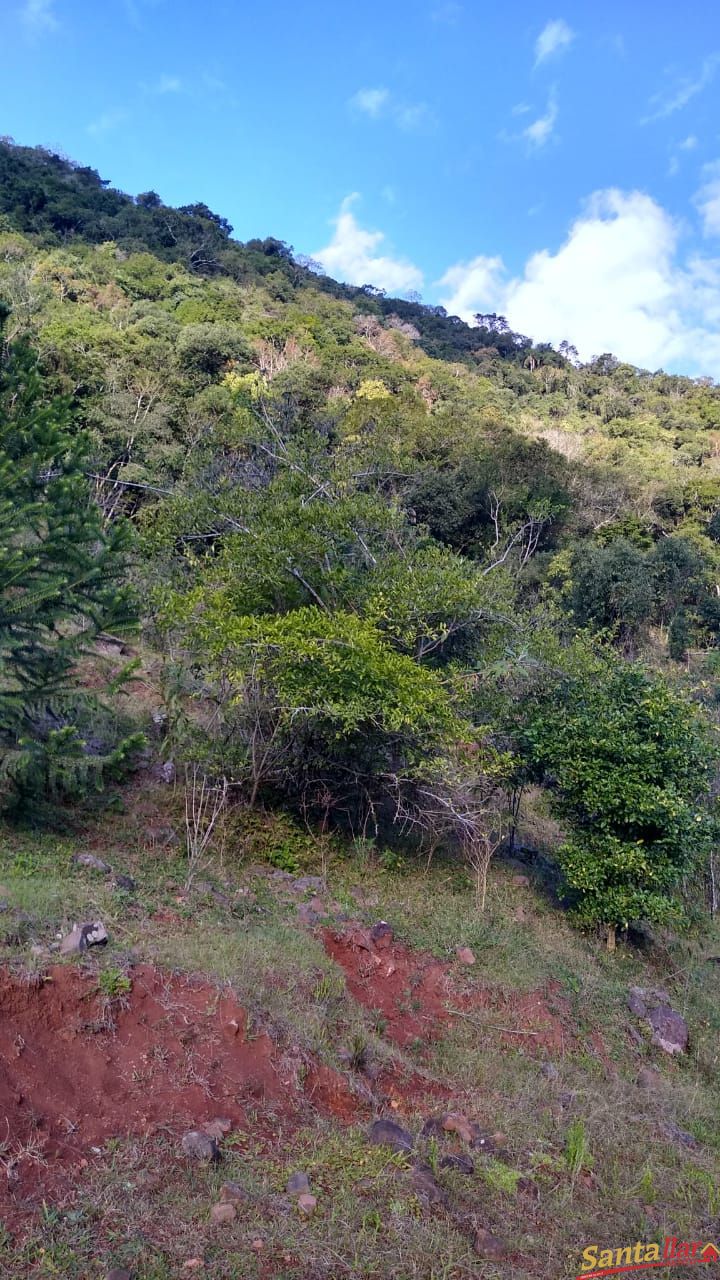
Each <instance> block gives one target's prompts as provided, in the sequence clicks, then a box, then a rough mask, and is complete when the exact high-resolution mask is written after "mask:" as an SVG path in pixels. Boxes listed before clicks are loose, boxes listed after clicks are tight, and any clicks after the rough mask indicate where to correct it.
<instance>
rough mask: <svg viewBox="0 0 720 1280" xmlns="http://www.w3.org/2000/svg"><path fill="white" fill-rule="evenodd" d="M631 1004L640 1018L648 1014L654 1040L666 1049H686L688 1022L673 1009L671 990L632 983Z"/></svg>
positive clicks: (629, 1001) (681, 1051) (675, 1051)
mask: <svg viewBox="0 0 720 1280" xmlns="http://www.w3.org/2000/svg"><path fill="white" fill-rule="evenodd" d="M627 1007H628V1009H629V1010H630V1012H631V1013H632V1014H634V1015H635V1017H636V1018H644V1019H645V1021H646V1022H647V1023H648V1024H649V1026H650V1028H651V1030H652V1033H653V1034H652V1043H653V1044H654V1045H657V1047H658V1048H659V1049H662V1050H663V1051H664V1052H665V1053H670V1054H675V1053H685V1051H686V1049H687V1047H688V1039H689V1031H688V1025H687V1022H686V1021H685V1019H684V1018H683V1016H682V1014H681V1013H678V1012H677V1010H676V1009H673V1007H672V1005H671V1003H670V997H669V995H668V993H667V991H662V990H659V989H656V988H652V987H631V988H630V992H629V994H628V998H627Z"/></svg>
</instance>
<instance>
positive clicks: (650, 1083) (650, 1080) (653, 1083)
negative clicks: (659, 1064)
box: [635, 1067, 662, 1089]
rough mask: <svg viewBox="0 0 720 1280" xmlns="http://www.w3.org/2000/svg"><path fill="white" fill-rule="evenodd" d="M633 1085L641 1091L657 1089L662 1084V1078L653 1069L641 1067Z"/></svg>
mask: <svg viewBox="0 0 720 1280" xmlns="http://www.w3.org/2000/svg"><path fill="white" fill-rule="evenodd" d="M635 1083H636V1085H638V1086H639V1087H640V1088H641V1089H657V1088H659V1086H660V1085H661V1084H662V1076H661V1075H660V1072H659V1071H656V1070H655V1068H654V1067H641V1068H640V1070H639V1071H638V1073H637V1079H636V1081H635Z"/></svg>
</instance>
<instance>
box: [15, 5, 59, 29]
mask: <svg viewBox="0 0 720 1280" xmlns="http://www.w3.org/2000/svg"><path fill="white" fill-rule="evenodd" d="M20 17H21V19H22V21H23V23H24V24H25V26H26V27H27V29H28V31H30V32H31V33H32V34H33V35H40V34H41V33H42V32H44V31H55V30H56V28H57V27H58V25H59V24H58V20H57V18H56V16H55V12H54V6H53V0H25V4H24V5H23V6H22V8H21V10H20Z"/></svg>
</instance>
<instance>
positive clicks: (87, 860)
mask: <svg viewBox="0 0 720 1280" xmlns="http://www.w3.org/2000/svg"><path fill="white" fill-rule="evenodd" d="M73 862H74V863H75V865H76V866H77V867H90V868H91V869H92V870H93V871H101V872H102V874H103V875H104V876H106V875H109V873H110V871H111V870H112V867H111V866H110V865H109V863H107V862H103V860H102V858H96V857H95V854H94V853H76V854H73Z"/></svg>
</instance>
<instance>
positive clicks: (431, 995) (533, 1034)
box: [323, 928, 575, 1055]
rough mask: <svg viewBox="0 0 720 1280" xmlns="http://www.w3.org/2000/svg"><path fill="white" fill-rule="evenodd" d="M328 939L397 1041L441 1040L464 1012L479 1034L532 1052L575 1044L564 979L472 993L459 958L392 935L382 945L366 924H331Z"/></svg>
mask: <svg viewBox="0 0 720 1280" xmlns="http://www.w3.org/2000/svg"><path fill="white" fill-rule="evenodd" d="M323 943H324V946H325V950H326V951H327V953H328V955H329V956H331V957H332V959H333V960H335V961H336V963H337V964H339V965H340V967H341V968H342V969H343V971H344V973H345V979H346V981H347V985H348V990H349V991H350V992H351V994H352V995H353V996H354V998H355V999H356V1000H357V1001H358V1003H359V1004H362V1005H364V1007H365V1008H366V1009H372V1010H375V1011H377V1012H378V1013H379V1014H380V1016H381V1017H382V1020H383V1034H384V1035H386V1036H387V1037H388V1039H390V1040H392V1041H394V1043H395V1044H398V1045H401V1046H405V1045H409V1044H412V1043H413V1042H417V1041H420V1042H424V1043H427V1042H428V1041H432V1040H435V1039H437V1038H438V1037H440V1036H442V1035H443V1034H444V1033H445V1031H446V1030H447V1028H448V1025H449V1024H451V1023H452V1022H453V1021H454V1020H455V1019H456V1018H458V1017H468V1018H471V1019H472V1020H473V1021H475V1020H476V1021H477V1026H478V1032H479V1034H485V1035H486V1036H487V1038H488V1039H492V1040H495V1041H500V1042H501V1043H505V1044H508V1045H514V1046H515V1047H516V1048H519V1047H522V1048H523V1049H526V1050H527V1051H528V1052H531V1053H550V1054H555V1055H558V1054H563V1053H564V1052H565V1051H566V1050H568V1049H570V1048H571V1047H573V1046H574V1044H575V1041H574V1037H573V1034H572V1031H571V1030H570V1006H569V1004H568V1002H567V1000H565V999H564V997H563V996H562V995H561V994H560V987H559V984H556V983H548V985H547V987H546V988H545V989H544V990H540V991H528V992H513V993H512V994H510V995H506V994H505V993H504V992H500V991H497V990H495V989H493V988H491V987H476V988H475V989H474V990H473V991H472V992H471V993H470V994H468V993H467V991H466V990H458V987H457V982H456V975H455V974H454V972H453V966H452V965H449V964H443V963H441V962H440V961H439V960H436V959H435V958H434V957H433V956H429V955H425V954H424V953H423V952H419V951H412V950H411V949H410V948H409V947H406V946H403V944H402V943H399V942H395V941H394V940H392V939H391V938H390V937H389V936H386V937H384V938H382V939H381V941H379V942H378V944H377V945H375V944H374V943H373V941H372V939H371V938H370V935H369V934H368V933H367V932H366V931H365V930H364V929H360V928H352V929H348V930H346V931H344V932H342V933H338V932H336V931H334V930H332V929H326V930H324V932H323ZM473 972H474V971H473Z"/></svg>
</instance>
